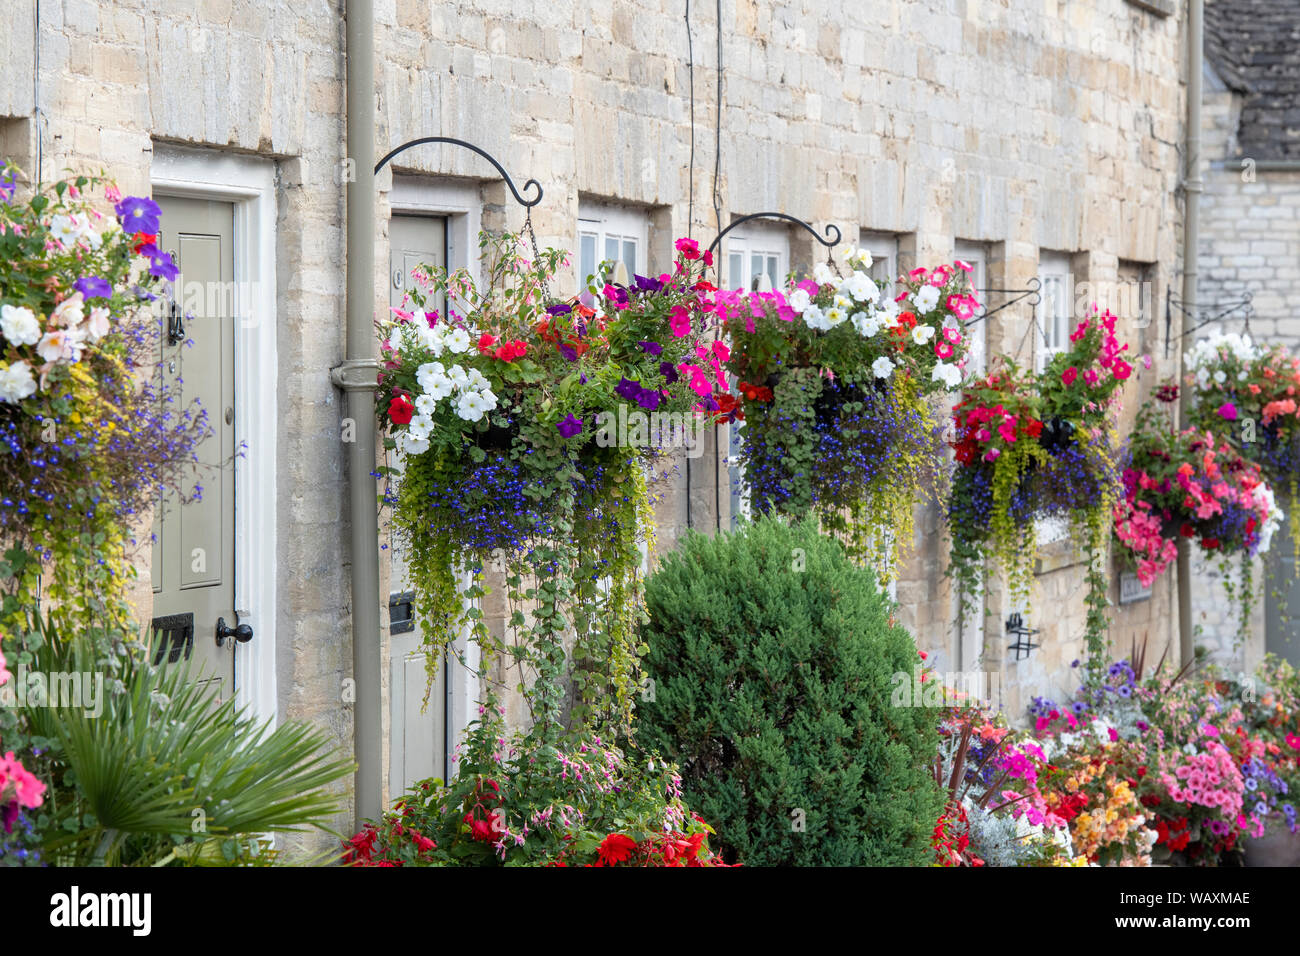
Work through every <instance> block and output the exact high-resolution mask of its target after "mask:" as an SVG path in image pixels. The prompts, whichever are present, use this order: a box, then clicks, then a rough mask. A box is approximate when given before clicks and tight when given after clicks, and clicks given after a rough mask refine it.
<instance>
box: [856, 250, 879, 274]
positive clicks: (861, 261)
mask: <svg viewBox="0 0 1300 956" xmlns="http://www.w3.org/2000/svg"><path fill="white" fill-rule="evenodd" d="M857 260H858V267H859V268H861V269H870V268H871V264H872V263H873V262H875V261H876V260H875V259H873V258H871V253H869V252H867V250H866V249H859V250H858V255H857Z"/></svg>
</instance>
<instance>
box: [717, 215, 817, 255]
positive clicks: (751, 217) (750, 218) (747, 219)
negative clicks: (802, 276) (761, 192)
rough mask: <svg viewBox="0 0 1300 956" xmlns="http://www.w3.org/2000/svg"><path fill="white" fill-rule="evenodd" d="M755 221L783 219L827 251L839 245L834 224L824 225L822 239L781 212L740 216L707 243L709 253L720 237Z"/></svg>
mask: <svg viewBox="0 0 1300 956" xmlns="http://www.w3.org/2000/svg"><path fill="white" fill-rule="evenodd" d="M755 219H784V220H785V221H786V222H792V223H794V224H795V225H796V226H800V227H801V228H803V229H806V230H807V231H808V232H810V233H811V234H812V237H813V238H814V239H816V240H817V241H818V242H820V243H821V244H822V245H823V246H825V247H826V248H827V249H830V248H832V247H833V246H837V245H839V243H840V238H841V234H840V227H839V226H837V225H835V224H834V223H827V224H826V238H825V239H823V238H822V237H821V236H819V235H818V234H817V230H816V229H814V228H813V227H812V226H810V225H808V223H806V222H804V221H803V220H802V219H799V218H797V217H796V216H791V215H788V214H786V213H783V212H756V213H754V214H752V215H749V216H741V217H740V218H739V219H737V220H735V221H734V222H732V223H731V225H729V226H727V228H726V229H723V230H722V232H720V233H718V235H717V238H715V239H714V240H713V241H712V242H711V243H709V252H712V251H713V250H714V249H716V248H718V243H720V242H722V237H723V236H725V235H726V234H727V233H729V232H731V230H733V229H735V228H736V227H737V226H740V225H743V224H744V223H747V222H751V221H753V220H755ZM832 232H833V233H834V234H835V235H834V236H832V235H831V233H832Z"/></svg>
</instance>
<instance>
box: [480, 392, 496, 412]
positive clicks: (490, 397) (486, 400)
mask: <svg viewBox="0 0 1300 956" xmlns="http://www.w3.org/2000/svg"><path fill="white" fill-rule="evenodd" d="M478 397H479V398H481V399H483V405H484V407H486V408H487V410H488V411H489V412H490V411H492V409H494V408H496V407H497V393H496V392H494V391H492V389H490V388H485V389H483V391H481V392H479V393H478Z"/></svg>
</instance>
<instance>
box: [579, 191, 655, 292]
mask: <svg viewBox="0 0 1300 956" xmlns="http://www.w3.org/2000/svg"><path fill="white" fill-rule="evenodd" d="M648 234H649V223H648V221H647V219H646V216H645V213H643V212H641V211H640V210H637V209H633V208H630V207H627V206H618V205H614V204H612V203H594V202H593V203H587V202H584V203H582V204H581V206H580V208H579V211H578V256H577V259H578V261H577V263H576V265H577V278H578V290H579V291H580V292H583V293H585V292H586V289H587V287H588V286H589V285H590V284H591V281H592V276H594V275H595V274H596V273H597V272H598V271H599V269H600V264H601V263H602V262H609V263H612V264H613V266H614V268H615V269H617V267H618V266H619V265H622V266H623V268H624V269H626V270H627V278H628V280H629V281H631V279H632V277H633V276H634V275H636V274H637V273H640V274H641V275H648V274H649V272H650V267H649V264H648V262H647V258H646V250H647V246H648V242H647V235H648Z"/></svg>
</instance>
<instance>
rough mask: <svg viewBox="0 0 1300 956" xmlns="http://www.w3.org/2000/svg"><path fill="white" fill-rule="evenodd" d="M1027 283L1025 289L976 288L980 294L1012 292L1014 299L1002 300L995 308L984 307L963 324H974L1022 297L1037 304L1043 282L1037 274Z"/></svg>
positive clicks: (1040, 299) (1034, 304)
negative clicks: (983, 309) (1014, 295)
mask: <svg viewBox="0 0 1300 956" xmlns="http://www.w3.org/2000/svg"><path fill="white" fill-rule="evenodd" d="M1027 285H1028V288H1025V289H979V290H977V291H978V292H980V293H981V294H983V293H987V292H1001V293H1003V294H1006V295H1010V294H1011V293H1013V292H1014V293H1015V294H1016V297H1015V298H1014V299H1008V300H1007V301H1006V302H1003V303H1002V304H1001V305H1000V306H998V307H997V308H996V309H986V310H985V311H983V312H981V313H980V314H979V315H977V316H975V318H973V319H970V320H968V321H967V322H966V323H965V324H966V325H968V326H970V325H974V324H975V323H976V322H982V321H983V320H985V319H987V318H988V317H989V316H990V315H995V314H997V313H998V312H1001V311H1002V310H1003V309H1005V308H1007V306H1011V305H1015V304H1016V303H1017V302H1019V301H1021V300H1022V299H1026V298H1027V299H1029V304H1030V305H1032V306H1037V305H1038V303H1040V302H1042V301H1043V296H1042V288H1043V283H1042V282H1041V281H1040V280H1039V278H1038V276H1034V277H1033V278H1032V279H1030V280H1029V282H1028V283H1027Z"/></svg>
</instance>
